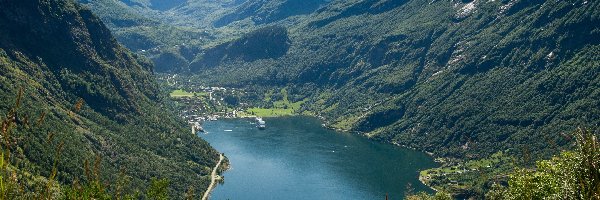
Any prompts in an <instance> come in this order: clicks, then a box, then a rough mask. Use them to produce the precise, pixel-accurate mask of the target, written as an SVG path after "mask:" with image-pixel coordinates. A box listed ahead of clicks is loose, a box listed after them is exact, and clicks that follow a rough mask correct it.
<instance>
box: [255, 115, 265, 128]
mask: <svg viewBox="0 0 600 200" xmlns="http://www.w3.org/2000/svg"><path fill="white" fill-rule="evenodd" d="M256 127H257V128H258V129H260V130H264V129H265V128H267V123H266V122H265V121H264V120H263V119H262V118H260V117H257V118H256Z"/></svg>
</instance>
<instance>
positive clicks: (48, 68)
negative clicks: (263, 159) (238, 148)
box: [0, 0, 219, 199]
mask: <svg viewBox="0 0 600 200" xmlns="http://www.w3.org/2000/svg"><path fill="white" fill-rule="evenodd" d="M0 7H1V8H2V9H0V68H1V70H0V82H2V84H1V85H0V102H2V103H1V104H0V112H1V113H4V114H3V115H2V120H3V121H4V122H5V123H3V141H6V143H4V144H3V146H2V147H3V155H5V157H6V158H10V160H8V161H7V162H8V163H9V164H10V165H11V166H13V167H9V169H8V170H9V171H11V172H14V174H12V176H14V177H15V179H14V180H15V181H16V180H18V181H19V182H21V184H22V185H24V186H26V187H25V188H20V189H21V190H24V191H21V192H20V194H19V195H22V196H21V198H27V199H31V198H34V197H36V195H40V192H39V191H41V190H40V188H44V187H46V186H48V185H52V184H51V183H50V182H51V181H52V180H53V179H56V180H57V181H58V182H59V183H60V185H59V186H56V187H53V189H52V191H55V192H53V193H52V195H51V196H55V197H56V198H58V197H60V195H62V193H63V192H65V188H66V186H69V185H74V186H77V185H78V184H80V183H81V184H83V183H85V182H86V181H88V182H89V181H92V180H89V179H90V174H89V173H90V169H92V168H95V169H100V172H99V173H98V174H97V175H98V176H99V178H100V182H102V183H104V182H106V183H109V184H116V182H117V180H118V181H119V182H121V181H124V182H125V183H121V184H120V185H121V186H123V187H121V188H112V187H111V188H109V190H110V191H112V192H116V193H119V192H120V194H121V195H122V194H124V193H135V192H136V191H137V192H138V193H139V195H141V196H145V195H146V193H145V192H144V191H145V188H146V187H148V186H149V185H150V179H151V178H159V179H166V180H168V182H169V186H168V193H169V194H170V196H171V197H172V198H174V199H178V198H183V197H184V193H185V192H186V191H188V190H189V189H193V190H194V191H195V192H197V193H200V192H203V191H204V190H205V189H206V188H207V187H208V184H209V182H210V178H209V176H207V175H208V174H209V173H210V172H211V167H213V166H214V165H215V164H216V162H217V161H218V157H219V156H218V153H217V152H216V151H215V150H214V149H212V148H211V147H210V146H209V144H208V143H207V142H205V141H203V140H201V139H199V138H198V137H196V136H195V135H193V134H191V133H190V130H189V129H188V128H187V127H186V124H185V122H183V121H181V120H179V118H177V117H176V116H175V115H174V114H173V113H172V112H171V111H169V110H170V109H169V107H170V105H168V104H167V103H166V101H165V100H164V98H165V94H163V93H162V92H161V89H160V88H159V87H158V84H157V83H156V81H155V77H154V72H153V66H152V64H150V63H149V61H147V60H146V59H144V58H141V57H139V56H137V55H135V54H132V53H131V52H130V51H129V50H127V49H125V48H124V47H122V46H121V45H120V44H119V43H117V41H116V40H115V39H114V38H113V37H112V35H111V33H110V31H109V29H108V28H107V27H106V26H105V25H104V24H103V23H102V22H101V21H100V19H99V18H97V17H96V16H94V14H92V12H91V11H90V10H89V9H86V8H82V7H81V6H80V5H77V4H76V3H74V2H72V1H58V0H56V1H55V0H52V1H38V0H23V1H14V0H1V1H0ZM19 91H23V92H22V93H20V92H19ZM16 102H19V103H16ZM13 129H14V131H12V130H13ZM7 133H12V135H10V136H11V138H8V137H7ZM13 137H14V141H12V138H13ZM6 152H12V154H11V155H12V156H11V155H7V154H6ZM57 155H59V156H57ZM97 158H99V159H100V160H101V162H99V163H98V165H97V166H93V165H94V164H93V163H95V160H97ZM2 165H3V166H5V165H6V164H5V163H2ZM53 166H54V167H53ZM3 170H6V168H3ZM54 170H56V171H54ZM3 172H4V171H3ZM3 180H4V179H3ZM11 180H13V179H11ZM4 189H5V187H3V192H2V195H3V197H6V196H4V195H6V194H7V193H6V191H5V190H4ZM115 190H116V191H115ZM36 191H37V192H36ZM16 197H17V196H12V197H11V198H16ZM36 198H37V197H36Z"/></svg>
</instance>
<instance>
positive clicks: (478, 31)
mask: <svg viewBox="0 0 600 200" xmlns="http://www.w3.org/2000/svg"><path fill="white" fill-rule="evenodd" d="M599 8H600V3H598V2H592V1H518V0H516V1H467V2H464V1H459V2H454V1H433V2H431V1H424V0H423V1H420V0H414V1H397V0H387V1H369V0H366V1H334V2H332V3H331V4H330V5H328V6H326V7H323V8H321V9H319V10H317V11H316V12H315V13H313V14H311V16H310V17H307V18H306V19H307V20H305V21H303V22H302V23H300V24H299V25H294V26H288V27H287V28H288V32H289V38H290V42H291V46H290V48H289V50H288V52H287V53H286V54H285V55H284V56H281V57H279V58H275V59H272V58H267V59H258V60H255V61H252V62H236V60H238V59H236V58H229V59H228V60H227V61H224V62H222V63H221V64H219V65H218V66H217V67H214V68H212V69H209V70H199V71H197V72H196V74H197V76H198V77H202V79H207V78H208V79H209V80H207V81H206V82H209V83H213V84H214V83H219V84H223V85H231V86H244V85H255V87H257V88H264V87H267V88H268V87H273V85H275V87H288V88H289V89H288V91H290V92H291V93H293V94H294V95H296V96H297V98H298V99H302V98H306V99H308V100H310V101H308V102H307V103H306V104H304V108H305V109H306V110H308V111H312V112H315V113H316V114H317V115H321V116H324V117H325V118H326V120H327V121H328V122H329V123H330V125H331V126H333V127H336V128H341V129H347V130H352V131H360V132H363V133H365V134H366V135H367V136H369V137H372V138H376V139H380V140H383V141H388V142H393V143H398V144H402V145H406V146H409V147H415V148H418V149H421V150H425V151H429V152H433V153H434V154H435V155H438V156H450V157H460V158H464V157H470V158H477V157H482V156H487V155H491V154H493V153H495V152H496V151H498V150H500V149H510V151H514V152H515V153H518V152H523V151H527V152H535V153H542V152H543V154H545V155H549V154H550V153H555V152H556V151H557V150H558V149H559V148H551V149H549V148H547V147H548V144H550V143H551V144H557V145H558V146H562V145H563V144H565V143H566V142H565V141H564V140H563V139H562V138H563V137H560V136H559V135H557V134H558V133H560V132H562V131H569V130H573V129H574V127H576V126H595V125H597V124H598V120H600V111H599V110H598V109H595V108H597V107H598V105H599V103H600V101H599V100H598V99H600V98H599V96H598V95H600V94H599V92H600V91H599V88H598V84H599V81H600V80H599V78H598V77H599V76H598V72H600V70H599V68H600V62H599V61H598V60H599V57H598V53H597V52H598V50H599V48H600V46H599V44H600V27H599V26H598V24H600V18H599V17H600V12H599V10H600V9H599ZM210 51H211V50H206V52H210Z"/></svg>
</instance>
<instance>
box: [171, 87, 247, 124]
mask: <svg viewBox="0 0 600 200" xmlns="http://www.w3.org/2000/svg"><path fill="white" fill-rule="evenodd" d="M160 79H161V81H163V82H164V83H166V84H169V86H170V87H171V88H173V89H172V90H171V92H170V94H169V96H170V98H171V99H172V100H173V101H174V103H175V107H176V108H177V110H178V112H179V117H181V118H183V119H184V120H186V121H187V122H188V123H189V124H190V125H191V126H192V131H193V132H203V131H204V130H203V128H202V123H203V122H205V121H216V120H218V119H222V118H225V119H230V118H237V117H251V116H246V115H240V114H241V113H243V112H244V111H246V110H247V109H248V107H249V105H248V103H243V102H240V96H242V95H243V93H244V91H243V90H240V89H236V88H225V87H214V86H204V85H201V84H197V83H195V82H193V81H190V80H186V81H182V80H180V79H179V77H178V76H177V75H163V76H161V77H160Z"/></svg>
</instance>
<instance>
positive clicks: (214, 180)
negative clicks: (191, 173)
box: [202, 153, 225, 200]
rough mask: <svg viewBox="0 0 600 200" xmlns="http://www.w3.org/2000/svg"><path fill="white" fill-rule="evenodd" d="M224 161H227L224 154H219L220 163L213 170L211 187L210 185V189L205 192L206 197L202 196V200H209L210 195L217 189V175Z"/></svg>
mask: <svg viewBox="0 0 600 200" xmlns="http://www.w3.org/2000/svg"><path fill="white" fill-rule="evenodd" d="M224 159H225V156H223V154H222V153H221V154H219V162H217V165H216V166H215V168H213V170H212V173H211V174H210V185H208V188H207V189H206V191H205V192H204V195H202V200H208V197H209V196H210V193H211V192H212V190H213V189H214V188H215V185H216V179H217V176H218V175H217V170H218V169H219V167H220V166H221V163H222V162H223V160H224Z"/></svg>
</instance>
